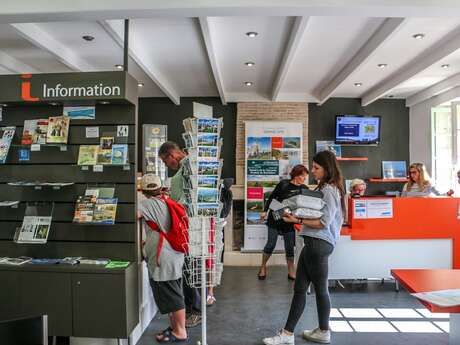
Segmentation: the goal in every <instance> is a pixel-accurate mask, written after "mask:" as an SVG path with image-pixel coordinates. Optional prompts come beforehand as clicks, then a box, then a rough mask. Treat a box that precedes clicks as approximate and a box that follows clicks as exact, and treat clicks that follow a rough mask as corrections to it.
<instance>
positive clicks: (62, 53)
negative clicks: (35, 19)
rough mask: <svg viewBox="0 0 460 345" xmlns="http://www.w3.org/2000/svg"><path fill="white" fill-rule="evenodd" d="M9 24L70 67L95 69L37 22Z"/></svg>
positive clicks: (84, 70)
mask: <svg viewBox="0 0 460 345" xmlns="http://www.w3.org/2000/svg"><path fill="white" fill-rule="evenodd" d="M11 26H12V27H13V28H14V29H15V30H16V31H17V32H18V33H19V34H20V35H21V36H22V37H24V38H25V39H26V40H28V41H29V42H30V43H32V44H33V45H35V46H37V47H39V48H41V49H43V50H44V51H47V52H49V53H50V54H52V55H54V56H55V57H56V58H57V59H58V60H59V61H61V62H62V63H63V64H64V65H66V66H67V67H69V68H70V69H72V70H74V71H82V72H90V71H97V68H95V67H94V66H92V65H91V64H89V63H88V62H87V61H86V60H84V59H82V58H81V57H80V56H78V54H77V53H76V52H75V51H74V50H72V49H70V48H69V47H68V46H66V45H64V44H62V43H61V42H59V41H58V40H56V39H55V38H54V37H52V36H51V35H50V34H48V33H47V32H46V31H45V30H43V29H42V28H40V25H39V24H11Z"/></svg>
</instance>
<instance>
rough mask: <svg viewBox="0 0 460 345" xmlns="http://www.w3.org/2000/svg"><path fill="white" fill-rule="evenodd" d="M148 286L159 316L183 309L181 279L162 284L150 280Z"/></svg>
mask: <svg viewBox="0 0 460 345" xmlns="http://www.w3.org/2000/svg"><path fill="white" fill-rule="evenodd" d="M150 286H151V287H152V292H153V298H154V299H155V303H156V304H157V306H158V309H159V310H160V313H161V314H169V313H173V312H175V311H179V310H181V309H184V308H185V302H184V293H183V290H182V279H181V278H179V279H177V280H167V281H164V282H157V281H154V280H153V279H150Z"/></svg>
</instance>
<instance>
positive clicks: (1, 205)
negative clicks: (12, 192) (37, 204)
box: [0, 200, 19, 207]
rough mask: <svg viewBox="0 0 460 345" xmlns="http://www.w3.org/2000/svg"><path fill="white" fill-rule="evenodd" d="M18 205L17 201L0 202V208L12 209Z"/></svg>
mask: <svg viewBox="0 0 460 345" xmlns="http://www.w3.org/2000/svg"><path fill="white" fill-rule="evenodd" d="M16 205H19V201H17V200H16V201H6V200H5V201H0V207H12V206H16Z"/></svg>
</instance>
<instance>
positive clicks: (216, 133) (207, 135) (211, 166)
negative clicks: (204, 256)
mask: <svg viewBox="0 0 460 345" xmlns="http://www.w3.org/2000/svg"><path fill="white" fill-rule="evenodd" d="M183 124H184V128H185V133H183V135H182V137H183V139H184V142H185V145H186V148H187V152H188V157H187V159H186V160H185V161H184V163H183V169H184V175H185V176H186V178H185V181H184V191H185V193H184V199H185V200H184V202H185V204H186V209H187V213H188V215H189V216H191V217H193V216H199V217H217V216H218V215H219V210H220V203H219V201H220V193H219V191H220V189H219V187H220V184H219V180H220V174H221V171H222V163H223V162H222V160H221V159H219V158H220V151H221V148H222V139H221V138H220V131H221V129H222V125H223V122H222V119H214V118H188V119H185V120H184V122H183Z"/></svg>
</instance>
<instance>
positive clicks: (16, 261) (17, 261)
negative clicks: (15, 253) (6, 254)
mask: <svg viewBox="0 0 460 345" xmlns="http://www.w3.org/2000/svg"><path fill="white" fill-rule="evenodd" d="M31 260H32V258H30V257H28V256H20V257H18V258H3V260H2V261H0V264H2V265H13V266H19V265H23V264H25V263H27V262H30V261H31Z"/></svg>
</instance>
